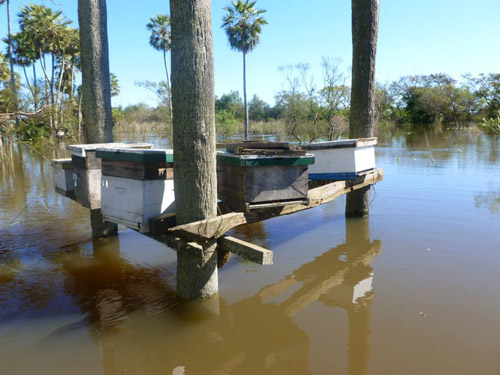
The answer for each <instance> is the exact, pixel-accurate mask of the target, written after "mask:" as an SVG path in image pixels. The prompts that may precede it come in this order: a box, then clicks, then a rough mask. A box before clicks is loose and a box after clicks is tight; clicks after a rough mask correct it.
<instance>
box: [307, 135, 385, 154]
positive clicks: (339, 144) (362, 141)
mask: <svg viewBox="0 0 500 375" xmlns="http://www.w3.org/2000/svg"><path fill="white" fill-rule="evenodd" d="M376 144H377V138H376V137H372V138H357V139H341V140H338V141H331V142H316V143H308V144H303V145H301V147H302V148H303V149H304V150H308V151H309V150H322V149H333V148H346V147H366V146H375V145H376Z"/></svg>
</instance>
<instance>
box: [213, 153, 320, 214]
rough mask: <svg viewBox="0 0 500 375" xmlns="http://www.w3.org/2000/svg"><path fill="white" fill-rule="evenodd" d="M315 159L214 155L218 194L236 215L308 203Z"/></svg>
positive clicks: (302, 156) (306, 157)
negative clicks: (310, 172) (309, 167)
mask: <svg viewBox="0 0 500 375" xmlns="http://www.w3.org/2000/svg"><path fill="white" fill-rule="evenodd" d="M313 163H314V155H311V154H306V155H301V156H297V155H291V156H265V155H236V154H231V153H228V152H225V151H218V152H217V192H218V198H219V199H220V200H221V201H222V203H223V204H224V205H226V206H227V207H228V208H231V209H233V210H235V211H248V210H251V209H255V208H262V207H271V206H280V205H286V204H291V203H299V202H307V191H308V166H309V165H311V164H313Z"/></svg>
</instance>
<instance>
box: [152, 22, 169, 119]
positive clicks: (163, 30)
mask: <svg viewBox="0 0 500 375" xmlns="http://www.w3.org/2000/svg"><path fill="white" fill-rule="evenodd" d="M149 21H150V22H149V23H148V24H147V25H146V27H147V28H148V30H150V31H151V36H150V37H149V44H150V45H151V46H152V47H153V48H154V49H155V50H157V51H162V52H163V63H164V64H165V72H166V73H167V88H168V106H169V108H170V118H171V119H172V99H171V97H170V96H171V91H170V78H169V76H168V65H167V52H168V51H170V43H171V32H170V17H169V16H167V15H166V14H158V15H156V17H151V18H150V19H149Z"/></svg>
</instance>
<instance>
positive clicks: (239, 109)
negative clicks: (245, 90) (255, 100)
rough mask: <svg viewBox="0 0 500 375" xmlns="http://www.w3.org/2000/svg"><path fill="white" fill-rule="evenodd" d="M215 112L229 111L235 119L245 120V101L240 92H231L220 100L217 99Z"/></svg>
mask: <svg viewBox="0 0 500 375" xmlns="http://www.w3.org/2000/svg"><path fill="white" fill-rule="evenodd" d="M215 111H216V112H219V111H227V112H229V113H231V115H232V116H233V117H234V118H237V119H239V120H244V116H245V108H244V106H243V100H242V99H241V97H240V93H239V92H238V91H230V92H229V94H223V95H222V96H221V97H220V98H217V97H216V98H215Z"/></svg>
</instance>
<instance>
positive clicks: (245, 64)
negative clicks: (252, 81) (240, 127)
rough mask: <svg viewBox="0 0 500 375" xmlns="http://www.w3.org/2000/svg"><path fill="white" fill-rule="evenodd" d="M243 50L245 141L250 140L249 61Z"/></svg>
mask: <svg viewBox="0 0 500 375" xmlns="http://www.w3.org/2000/svg"><path fill="white" fill-rule="evenodd" d="M246 55H247V54H246V53H245V52H243V104H244V105H245V141H248V104H247V61H246Z"/></svg>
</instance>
